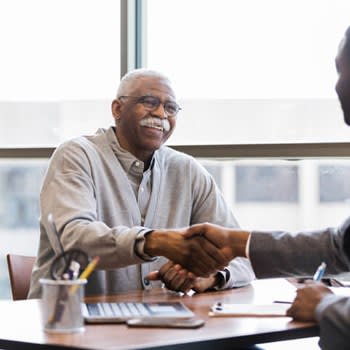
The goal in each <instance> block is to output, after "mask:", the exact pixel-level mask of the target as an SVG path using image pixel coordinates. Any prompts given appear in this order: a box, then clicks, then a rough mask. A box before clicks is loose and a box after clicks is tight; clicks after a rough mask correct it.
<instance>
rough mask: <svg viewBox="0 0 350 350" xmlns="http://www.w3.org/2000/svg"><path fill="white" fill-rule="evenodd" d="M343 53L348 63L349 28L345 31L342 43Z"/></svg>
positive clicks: (349, 51)
mask: <svg viewBox="0 0 350 350" xmlns="http://www.w3.org/2000/svg"><path fill="white" fill-rule="evenodd" d="M343 53H344V55H345V57H346V58H347V59H348V60H349V61H350V27H349V28H348V29H347V30H346V32H345V35H344V42H343Z"/></svg>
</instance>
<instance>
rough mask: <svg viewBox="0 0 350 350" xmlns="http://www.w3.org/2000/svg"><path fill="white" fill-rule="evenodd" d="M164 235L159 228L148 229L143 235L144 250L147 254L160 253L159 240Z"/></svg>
mask: <svg viewBox="0 0 350 350" xmlns="http://www.w3.org/2000/svg"><path fill="white" fill-rule="evenodd" d="M162 236H164V235H163V234H162V233H161V231H160V230H153V231H150V232H149V233H147V234H146V235H145V244H144V252H145V253H146V254H147V255H151V256H159V255H162V254H161V252H160V251H161V249H160V242H161V239H162Z"/></svg>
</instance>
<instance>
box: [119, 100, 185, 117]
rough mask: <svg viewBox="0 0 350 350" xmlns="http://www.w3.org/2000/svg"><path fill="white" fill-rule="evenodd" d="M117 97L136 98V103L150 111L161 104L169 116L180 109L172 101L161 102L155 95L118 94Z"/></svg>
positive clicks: (175, 113)
mask: <svg viewBox="0 0 350 350" xmlns="http://www.w3.org/2000/svg"><path fill="white" fill-rule="evenodd" d="M119 98H136V99H137V100H136V103H141V104H142V105H143V107H145V109H147V110H148V111H150V112H152V111H155V110H156V109H157V108H159V106H160V105H163V107H164V110H165V113H166V114H167V115H168V117H169V118H174V117H176V115H177V113H178V112H179V111H180V110H181V107H180V106H179V105H178V104H177V103H176V102H174V101H165V102H162V101H161V100H160V98H159V97H156V96H149V95H146V96H130V95H129V96H126V95H124V96H119Z"/></svg>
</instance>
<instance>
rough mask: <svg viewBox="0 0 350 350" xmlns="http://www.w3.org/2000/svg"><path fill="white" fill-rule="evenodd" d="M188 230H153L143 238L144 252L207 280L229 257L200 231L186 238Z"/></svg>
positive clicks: (225, 264) (230, 256)
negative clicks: (165, 259)
mask: <svg viewBox="0 0 350 350" xmlns="http://www.w3.org/2000/svg"><path fill="white" fill-rule="evenodd" d="M188 230H191V228H189V229H180V230H155V231H153V232H151V233H150V234H148V235H147V236H146V243H145V252H146V253H148V254H151V255H154V256H156V255H158V256H160V255H162V256H165V257H166V258H168V259H169V260H170V261H172V262H174V263H176V264H179V265H181V267H184V268H185V269H187V270H188V271H189V272H192V273H193V274H194V275H196V276H199V277H209V276H210V275H211V274H212V273H214V272H216V271H217V270H220V269H223V268H224V267H225V266H227V265H228V264H229V262H230V261H231V260H232V255H231V254H228V252H227V250H226V249H225V248H224V249H222V248H221V247H219V246H218V245H216V244H215V242H212V241H210V240H208V239H207V238H206V237H205V236H203V235H201V234H200V232H196V233H194V234H190V235H187V236H186V233H188Z"/></svg>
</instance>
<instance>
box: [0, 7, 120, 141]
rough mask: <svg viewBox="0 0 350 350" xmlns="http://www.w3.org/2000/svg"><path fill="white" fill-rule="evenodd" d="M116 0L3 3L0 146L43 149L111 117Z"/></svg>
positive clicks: (116, 71) (0, 19)
mask: <svg viewBox="0 0 350 350" xmlns="http://www.w3.org/2000/svg"><path fill="white" fill-rule="evenodd" d="M119 13H120V1H115V0H103V1H96V0H92V1H84V0H74V1H69V0H52V1H46V0H32V1H26V0H13V1H1V3H0V46H1V64H0V76H1V79H0V125H1V128H0V147H47V146H56V145H57V144H58V143H60V142H62V141H63V140H66V139H67V138H71V137H73V136H77V135H81V134H84V133H87V132H89V133H91V132H93V131H95V130H96V129H97V128H98V127H103V126H109V125H110V124H111V123H112V118H111V113H110V108H109V106H110V102H111V99H112V98H113V97H114V95H115V93H116V89H117V86H118V82H119V78H120V38H119V37H120V28H119V27H120V20H119V16H120V15H119Z"/></svg>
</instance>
